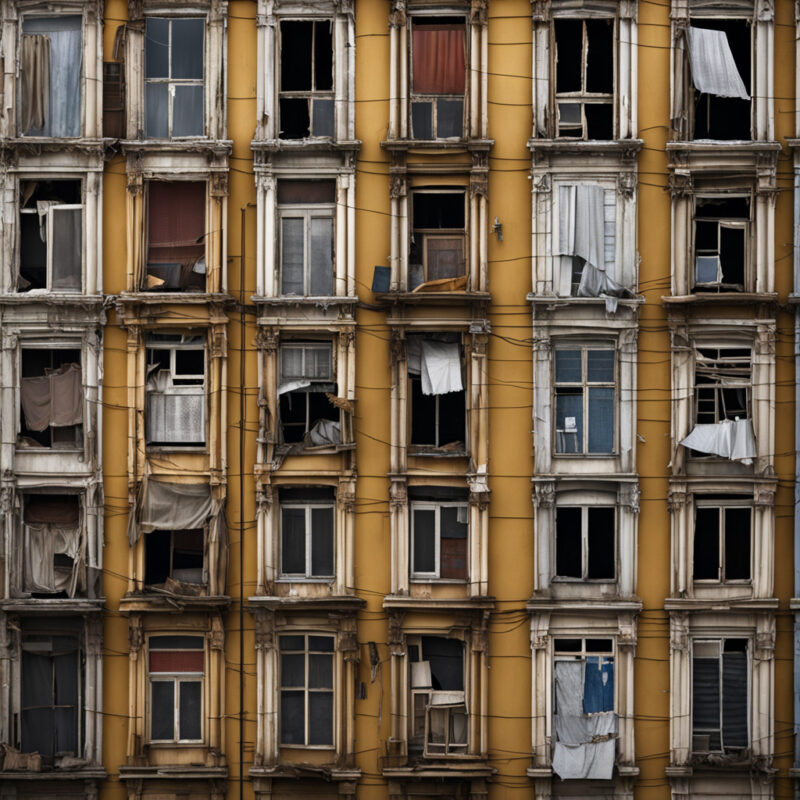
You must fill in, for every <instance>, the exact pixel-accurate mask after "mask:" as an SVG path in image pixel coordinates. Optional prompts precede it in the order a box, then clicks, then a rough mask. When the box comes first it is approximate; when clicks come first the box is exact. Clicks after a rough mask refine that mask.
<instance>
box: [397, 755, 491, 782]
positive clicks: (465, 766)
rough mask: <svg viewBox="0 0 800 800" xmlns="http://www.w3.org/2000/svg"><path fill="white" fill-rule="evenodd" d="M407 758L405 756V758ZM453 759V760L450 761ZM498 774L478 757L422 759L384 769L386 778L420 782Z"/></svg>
mask: <svg viewBox="0 0 800 800" xmlns="http://www.w3.org/2000/svg"><path fill="white" fill-rule="evenodd" d="M404 758H405V756H404ZM450 759H452V760H450ZM496 772H497V769H496V768H495V767H493V766H491V765H490V764H489V763H488V762H487V759H486V758H484V757H482V756H477V755H465V756H455V757H454V756H445V757H443V758H442V759H432V758H426V759H420V760H419V761H414V762H413V763H409V764H408V766H404V767H384V768H383V769H382V770H381V773H382V774H383V777H384V778H394V779H395V780H419V779H420V778H428V779H430V778H490V777H491V776H492V775H494V774H495V773H496Z"/></svg>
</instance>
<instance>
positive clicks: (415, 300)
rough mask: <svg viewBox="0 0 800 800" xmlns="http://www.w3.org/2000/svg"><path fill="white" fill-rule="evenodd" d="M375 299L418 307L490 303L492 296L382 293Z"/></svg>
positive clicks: (471, 292)
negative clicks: (474, 302) (423, 305)
mask: <svg viewBox="0 0 800 800" xmlns="http://www.w3.org/2000/svg"><path fill="white" fill-rule="evenodd" d="M375 299H376V300H378V301H379V302H384V303H394V304H399V303H407V304H409V305H418V304H423V303H428V304H430V305H456V304H463V303H465V302H469V301H481V302H484V303H488V302H489V301H490V300H491V299H492V296H491V294H489V292H473V291H469V290H468V291H459V292H406V291H394V292H381V293H379V294H376V295H375Z"/></svg>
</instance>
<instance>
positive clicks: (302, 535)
mask: <svg viewBox="0 0 800 800" xmlns="http://www.w3.org/2000/svg"><path fill="white" fill-rule="evenodd" d="M281 572H283V573H284V574H286V575H305V572H306V511H305V509H304V508H283V509H281Z"/></svg>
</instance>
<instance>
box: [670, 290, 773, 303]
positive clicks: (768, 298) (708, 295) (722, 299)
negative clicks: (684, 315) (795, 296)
mask: <svg viewBox="0 0 800 800" xmlns="http://www.w3.org/2000/svg"><path fill="white" fill-rule="evenodd" d="M661 302H662V303H663V304H664V305H692V304H698V303H700V304H702V303H714V304H717V305H725V304H730V305H752V304H753V303H777V302H778V293H777V292H695V293H693V294H679V295H678V294H676V295H665V296H662V298H661Z"/></svg>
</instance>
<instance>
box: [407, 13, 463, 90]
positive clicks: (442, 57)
mask: <svg viewBox="0 0 800 800" xmlns="http://www.w3.org/2000/svg"><path fill="white" fill-rule="evenodd" d="M464 33H465V28H464V25H457V24H456V25H414V27H413V32H412V35H413V51H414V87H413V91H414V92H417V93H420V94H464V84H465V77H466V64H465V58H464Z"/></svg>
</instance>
